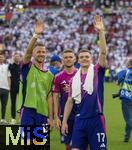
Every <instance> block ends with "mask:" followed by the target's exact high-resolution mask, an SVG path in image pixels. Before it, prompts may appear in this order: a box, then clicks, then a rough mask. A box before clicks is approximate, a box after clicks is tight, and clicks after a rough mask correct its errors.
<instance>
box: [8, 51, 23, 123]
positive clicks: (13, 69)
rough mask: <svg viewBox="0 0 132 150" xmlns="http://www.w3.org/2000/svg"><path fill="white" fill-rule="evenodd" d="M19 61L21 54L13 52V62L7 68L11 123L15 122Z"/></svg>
mask: <svg viewBox="0 0 132 150" xmlns="http://www.w3.org/2000/svg"><path fill="white" fill-rule="evenodd" d="M20 61H21V56H20V53H19V52H14V54H13V63H12V64H10V65H9V70H10V73H11V89H10V97H11V118H12V119H11V124H15V123H16V100H17V94H18V92H19V82H20Z"/></svg>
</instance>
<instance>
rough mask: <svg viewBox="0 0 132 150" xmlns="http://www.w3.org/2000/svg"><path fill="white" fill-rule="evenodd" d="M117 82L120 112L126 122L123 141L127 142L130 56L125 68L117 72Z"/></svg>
mask: <svg viewBox="0 0 132 150" xmlns="http://www.w3.org/2000/svg"><path fill="white" fill-rule="evenodd" d="M118 83H119V84H120V85H121V89H120V92H119V95H120V99H121V103H122V113H123V117H124V120H125V123H126V127H125V135H124V142H128V141H129V139H130V136H131V132H132V57H131V58H130V59H129V60H128V62H127V68H126V69H125V70H122V71H120V72H119V73H118Z"/></svg>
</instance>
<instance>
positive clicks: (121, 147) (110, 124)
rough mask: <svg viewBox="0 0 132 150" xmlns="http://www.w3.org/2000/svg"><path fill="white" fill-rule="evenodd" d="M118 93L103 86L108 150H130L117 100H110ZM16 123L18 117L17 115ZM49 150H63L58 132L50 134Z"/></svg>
mask: <svg viewBox="0 0 132 150" xmlns="http://www.w3.org/2000/svg"><path fill="white" fill-rule="evenodd" d="M117 91H118V87H117V85H115V84H113V83H106V84H105V103H104V112H105V119H106V127H107V135H108V150H132V138H131V140H130V142H128V143H124V142H123V136H124V126H125V123H124V120H123V116H122V112H121V104H120V101H119V100H118V99H115V100H114V99H112V96H111V94H112V93H116V92H117ZM6 118H7V121H10V101H8V106H7V111H6ZM17 121H19V116H18V115H17ZM50 143H51V148H50V149H51V150H64V145H62V144H60V137H59V132H58V131H57V130H56V129H54V130H53V131H52V132H51V142H50Z"/></svg>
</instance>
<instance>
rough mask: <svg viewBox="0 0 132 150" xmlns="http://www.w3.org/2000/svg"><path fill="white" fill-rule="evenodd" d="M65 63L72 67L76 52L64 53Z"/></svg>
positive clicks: (66, 65)
mask: <svg viewBox="0 0 132 150" xmlns="http://www.w3.org/2000/svg"><path fill="white" fill-rule="evenodd" d="M62 60H63V64H64V66H65V67H72V66H73V65H74V63H75V55H74V53H70V52H69V53H64V54H63V56H62Z"/></svg>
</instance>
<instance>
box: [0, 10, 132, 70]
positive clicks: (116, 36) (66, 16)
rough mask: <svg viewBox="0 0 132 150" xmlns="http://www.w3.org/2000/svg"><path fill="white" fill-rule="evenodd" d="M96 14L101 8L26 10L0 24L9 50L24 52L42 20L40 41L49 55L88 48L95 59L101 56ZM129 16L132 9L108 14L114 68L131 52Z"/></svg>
mask: <svg viewBox="0 0 132 150" xmlns="http://www.w3.org/2000/svg"><path fill="white" fill-rule="evenodd" d="M96 13H98V14H100V15H103V12H102V11H101V10H99V9H96V11H94V12H92V13H89V12H85V11H83V10H82V9H79V10H78V9H66V8H60V9H54V8H52V9H46V8H45V9H26V10H25V11H24V13H22V14H20V13H18V12H14V15H13V19H12V21H11V22H10V25H9V26H1V27H0V41H1V43H4V44H5V48H6V50H8V51H11V52H13V51H16V50H19V51H21V52H23V51H25V49H26V47H27V43H28V41H29V39H30V37H31V35H32V33H33V25H34V22H35V20H37V19H41V20H43V21H44V22H45V30H44V34H43V35H42V36H41V39H40V40H41V42H43V43H44V44H45V46H46V48H47V49H48V51H49V54H48V56H51V53H52V54H60V53H61V52H62V51H63V50H64V49H66V48H71V49H73V50H74V51H75V52H78V50H79V49H80V48H89V49H91V51H92V53H93V54H94V61H95V60H96V58H97V56H98V47H97V46H96V44H97V43H98V37H97V35H96V34H95V33H96V31H95V30H94V29H93V25H92V20H93V16H94V15H95V14H96ZM130 18H131V12H130V11H127V10H124V11H123V10H118V11H116V12H115V13H113V14H111V15H106V16H105V24H106V27H107V29H106V39H107V43H108V52H109V54H108V62H109V63H108V65H109V66H111V67H112V68H115V67H119V66H122V67H123V66H124V62H125V58H126V56H127V55H130V50H131V37H132V31H131V23H132V22H131V19H130ZM20 29H21V30H20ZM48 61H49V59H48Z"/></svg>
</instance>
